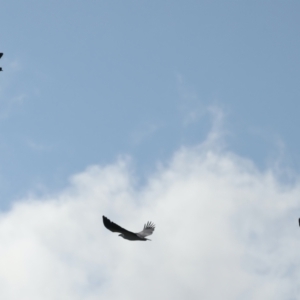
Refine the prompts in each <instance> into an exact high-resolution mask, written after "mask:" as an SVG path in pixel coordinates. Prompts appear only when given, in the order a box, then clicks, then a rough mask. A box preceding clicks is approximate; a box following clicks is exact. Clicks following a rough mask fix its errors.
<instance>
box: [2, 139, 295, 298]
mask: <svg viewBox="0 0 300 300" xmlns="http://www.w3.org/2000/svg"><path fill="white" fill-rule="evenodd" d="M211 136H212V135H210V138H211ZM212 140H214V139H212ZM299 195H300V183H299V180H295V182H294V183H293V184H290V185H289V184H287V183H282V182H280V180H279V179H277V178H276V176H275V175H274V172H273V171H272V169H267V170H264V171H260V170H259V169H257V168H256V166H255V165H254V164H253V163H252V162H251V161H249V160H247V159H245V158H242V157H239V156H237V155H235V154H234V153H231V152H229V151H225V150H221V149H220V148H218V147H215V140H214V142H213V143H211V142H209V139H208V141H206V142H204V143H203V144H201V145H199V146H197V147H193V148H181V149H179V150H178V151H177V152H176V153H175V154H174V156H173V157H172V159H171V160H170V161H169V162H168V163H167V164H165V165H164V166H160V167H159V168H158V169H157V171H156V173H155V174H152V175H151V176H150V177H149V178H148V181H147V183H146V184H145V185H144V186H142V187H140V186H137V185H136V180H135V177H134V175H133V174H132V170H131V165H130V162H129V161H126V160H122V159H120V160H118V161H116V162H115V163H114V164H112V165H108V166H91V167H89V168H87V170H85V171H84V172H82V173H80V174H77V175H75V176H73V177H72V178H71V179H70V184H69V186H68V187H66V189H65V190H63V191H61V192H60V193H58V194H55V195H45V196H44V197H42V198H35V197H34V196H28V198H27V199H23V200H22V201H19V202H17V203H15V204H14V206H13V207H12V209H11V210H10V211H9V212H3V213H2V214H1V218H0V241H1V242H0V286H1V288H0V298H1V299H6V300H19V299H22V300H27V299H28V300H29V299H30V300H40V299H43V300H48V299H49V300H50V299H51V300H53V299H63V300H68V299H70V300H71V299H72V300H79V299H80V300H81V299H85V300H96V299H120V300H121V299H122V300H126V299H128V300H132V299H145V300H147V299H173V300H174V299H175V300H177V299H178V300H179V299H206V300H219V299H243V300H245V299H247V300H248V299H251V300H252V299H253V300H254V299H255V300H267V299H270V300H276V299H282V300H286V299H297V297H298V295H299V288H297V286H299V285H298V283H299V280H300V275H299V274H300V272H299V270H300V259H299V249H300V231H299V227H298V225H297V218H298V215H299V208H300V205H299ZM102 215H106V216H107V217H109V218H110V219H111V220H113V221H115V222H116V223H118V224H120V225H121V226H124V227H125V228H127V229H129V230H132V231H140V230H141V229H142V227H143V224H144V223H145V222H146V221H148V220H149V221H153V222H154V223H156V224H157V228H156V230H155V232H154V235H153V236H152V241H151V242H130V241H126V240H123V239H122V238H120V237H118V236H117V234H113V233H111V232H109V231H107V230H106V229H105V228H104V227H103V224H102Z"/></svg>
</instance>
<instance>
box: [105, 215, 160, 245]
mask: <svg viewBox="0 0 300 300" xmlns="http://www.w3.org/2000/svg"><path fill="white" fill-rule="evenodd" d="M103 224H104V226H105V227H106V228H107V229H108V230H110V231H112V232H119V233H120V234H119V236H121V237H122V238H123V239H125V240H129V241H151V240H149V239H146V236H148V235H150V234H152V233H153V231H154V229H155V225H154V224H153V223H152V222H147V223H146V224H145V225H144V229H143V231H141V232H137V233H134V232H131V231H128V230H126V229H124V228H122V227H121V226H119V225H117V224H116V223H114V222H112V221H110V220H109V219H107V218H106V217H105V216H103Z"/></svg>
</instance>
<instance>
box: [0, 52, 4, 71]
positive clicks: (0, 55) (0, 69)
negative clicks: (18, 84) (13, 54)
mask: <svg viewBox="0 0 300 300" xmlns="http://www.w3.org/2000/svg"><path fill="white" fill-rule="evenodd" d="M2 55H3V53H2V52H1V53H0V58H1V57H2ZM0 71H2V68H0Z"/></svg>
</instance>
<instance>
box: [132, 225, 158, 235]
mask: <svg viewBox="0 0 300 300" xmlns="http://www.w3.org/2000/svg"><path fill="white" fill-rule="evenodd" d="M154 229H155V225H154V224H153V223H152V222H147V223H146V224H145V225H144V229H143V231H141V232H137V233H136V234H137V235H138V236H142V237H145V236H148V235H151V234H152V233H153V231H154Z"/></svg>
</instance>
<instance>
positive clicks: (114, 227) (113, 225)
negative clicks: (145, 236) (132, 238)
mask: <svg viewBox="0 0 300 300" xmlns="http://www.w3.org/2000/svg"><path fill="white" fill-rule="evenodd" d="M102 218H103V224H104V226H105V227H106V228H107V229H108V230H110V231H112V232H120V233H123V234H127V235H128V234H134V233H133V232H130V231H128V230H126V229H124V228H122V227H121V226H119V225H118V224H116V223H114V222H112V221H111V220H109V219H107V218H106V217H105V216H103V217H102Z"/></svg>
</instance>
